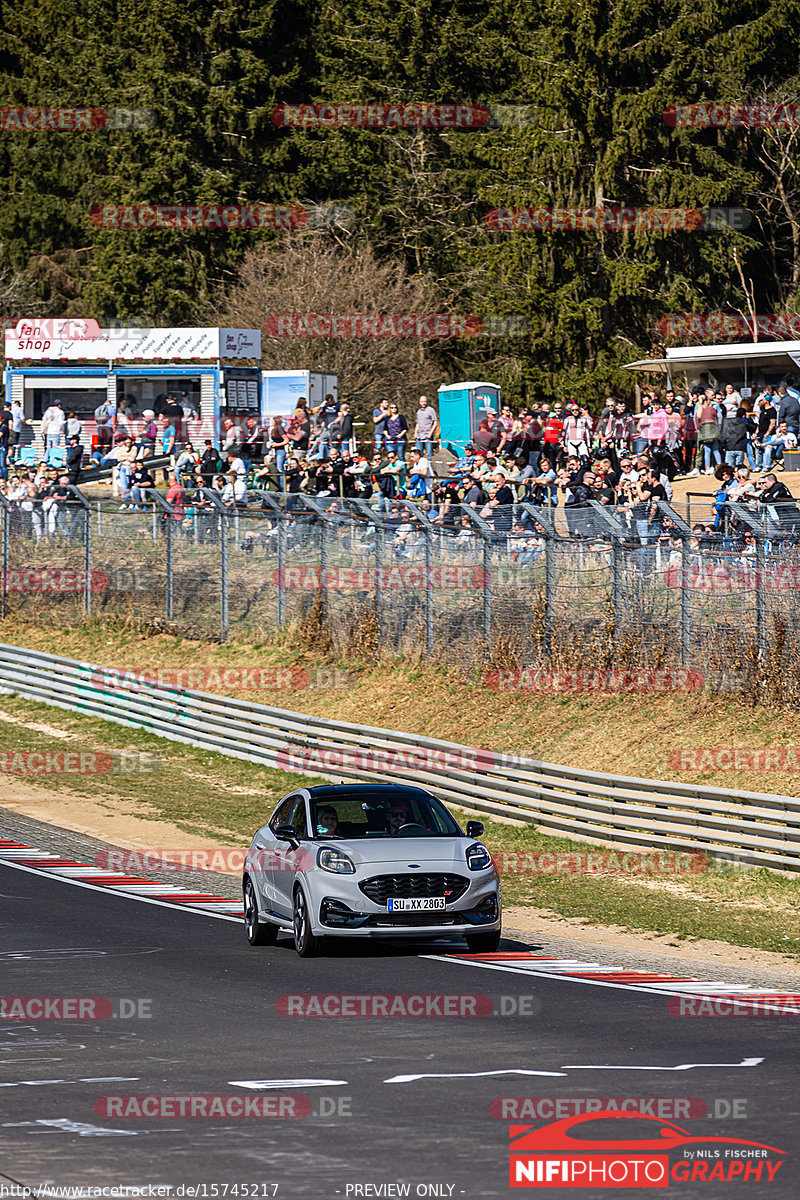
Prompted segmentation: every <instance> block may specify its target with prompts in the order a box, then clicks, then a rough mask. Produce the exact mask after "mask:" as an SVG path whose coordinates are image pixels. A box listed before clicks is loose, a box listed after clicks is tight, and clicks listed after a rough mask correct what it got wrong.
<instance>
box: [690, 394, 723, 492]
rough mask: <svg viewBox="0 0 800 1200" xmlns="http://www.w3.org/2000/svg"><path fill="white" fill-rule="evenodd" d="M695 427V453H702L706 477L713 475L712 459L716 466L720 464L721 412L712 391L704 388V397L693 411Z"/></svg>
mask: <svg viewBox="0 0 800 1200" xmlns="http://www.w3.org/2000/svg"><path fill="white" fill-rule="evenodd" d="M694 419H695V424H696V425H697V453H698V455H699V454H700V451H701V450H702V452H703V461H704V463H705V468H704V469H705V473H706V475H713V474H714V468H713V467H712V466H711V459H712V457H713V459H714V462H715V464H716V465H717V466H719V464H720V463H721V462H722V456H721V454H720V448H719V435H720V427H721V425H722V410H721V409H720V406H719V405H718V404H717V403H716V400H715V399H714V389H713V388H706V392H705V396H704V397H703V398H702V399H700V400H698V401H697V404H696V405H695V410H694Z"/></svg>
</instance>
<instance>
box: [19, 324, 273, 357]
mask: <svg viewBox="0 0 800 1200" xmlns="http://www.w3.org/2000/svg"><path fill="white" fill-rule="evenodd" d="M95 331H96V332H95ZM5 333H6V346H5V350H6V358H7V359H9V360H10V361H12V362H14V361H16V360H21V359H25V360H28V361H30V360H46V361H51V360H57V361H59V362H70V361H79V360H84V361H86V360H89V361H94V360H99V361H103V360H108V359H114V360H117V361H119V360H123V361H136V360H137V359H138V360H142V361H150V360H153V359H156V360H159V359H169V360H175V361H180V362H187V361H188V362H193V361H194V360H195V359H197V360H202V359H216V358H225V359H231V358H260V357H261V331H260V330H258V329H97V325H96V324H95V322H93V321H80V320H78V319H75V320H73V321H63V322H62V321H55V320H52V319H47V320H41V321H37V320H35V319H33V318H32V319H30V320H25V321H19V322H17V325H16V328H14V329H6V331H5ZM76 335H77V336H76Z"/></svg>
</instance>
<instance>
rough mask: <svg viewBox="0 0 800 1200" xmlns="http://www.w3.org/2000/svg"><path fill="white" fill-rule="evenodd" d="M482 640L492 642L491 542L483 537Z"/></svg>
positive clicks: (488, 643)
mask: <svg viewBox="0 0 800 1200" xmlns="http://www.w3.org/2000/svg"><path fill="white" fill-rule="evenodd" d="M483 640H484V641H485V642H486V645H487V646H490V645H491V642H492V543H491V542H490V540H489V538H488V537H486V536H485V535H484V537H483Z"/></svg>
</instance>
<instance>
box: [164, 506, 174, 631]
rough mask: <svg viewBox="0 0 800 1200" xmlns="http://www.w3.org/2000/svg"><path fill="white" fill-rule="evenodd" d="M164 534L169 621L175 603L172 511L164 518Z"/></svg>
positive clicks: (166, 605)
mask: <svg viewBox="0 0 800 1200" xmlns="http://www.w3.org/2000/svg"><path fill="white" fill-rule="evenodd" d="M164 521H165V524H164V534H165V537H166V543H167V547H166V549H167V595H166V603H165V606H164V607H165V616H166V618H167V620H168V621H171V620H172V604H173V575H172V547H173V539H174V536H175V519H174V517H173V516H172V514H171V513H167V514H166V517H165V518H164Z"/></svg>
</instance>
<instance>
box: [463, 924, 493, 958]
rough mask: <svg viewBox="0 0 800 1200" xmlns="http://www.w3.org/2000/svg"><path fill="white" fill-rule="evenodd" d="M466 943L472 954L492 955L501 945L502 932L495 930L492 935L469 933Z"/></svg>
mask: <svg viewBox="0 0 800 1200" xmlns="http://www.w3.org/2000/svg"><path fill="white" fill-rule="evenodd" d="M466 941H467V945H468V946H469V949H470V953H472V954H491V952H492V951H493V950H497V948H498V947H499V945H500V930H499V929H495V930H493V931H492V932H491V933H468V934H467V935H466Z"/></svg>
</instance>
